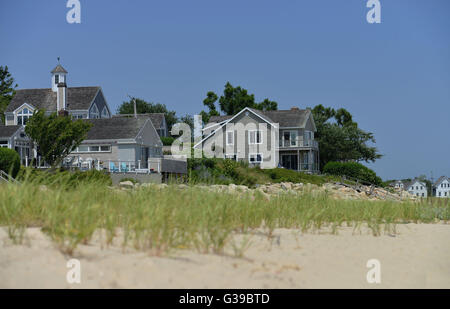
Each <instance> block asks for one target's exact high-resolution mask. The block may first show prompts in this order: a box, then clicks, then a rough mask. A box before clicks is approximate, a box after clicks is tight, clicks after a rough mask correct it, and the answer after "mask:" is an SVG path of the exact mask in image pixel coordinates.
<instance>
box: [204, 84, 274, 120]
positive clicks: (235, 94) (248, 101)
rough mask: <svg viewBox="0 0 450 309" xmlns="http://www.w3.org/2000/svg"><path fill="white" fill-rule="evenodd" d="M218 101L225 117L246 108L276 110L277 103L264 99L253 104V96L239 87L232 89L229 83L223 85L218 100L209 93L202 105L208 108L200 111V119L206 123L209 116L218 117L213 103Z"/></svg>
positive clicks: (212, 93) (215, 95) (213, 94)
mask: <svg viewBox="0 0 450 309" xmlns="http://www.w3.org/2000/svg"><path fill="white" fill-rule="evenodd" d="M217 100H218V101H219V107H220V110H221V111H222V113H224V114H225V115H235V114H237V113H239V112H240V111H241V110H243V109H244V108H246V107H250V108H254V109H259V110H264V111H267V110H277V109H278V103H277V102H275V101H270V100H269V99H265V100H264V101H262V102H261V103H257V102H255V95H254V94H249V93H248V91H247V89H244V88H242V87H240V86H238V87H233V85H231V84H230V83H229V82H227V84H226V85H225V89H224V91H223V95H222V96H220V98H219V97H218V96H217V94H215V93H214V92H212V91H210V92H208V93H207V95H206V99H205V100H203V104H204V105H205V106H206V107H207V108H208V111H202V112H201V115H202V119H203V121H204V122H205V123H206V122H208V121H209V118H210V117H211V116H218V115H220V113H219V112H218V111H217V109H216V105H215V103H216V102H217Z"/></svg>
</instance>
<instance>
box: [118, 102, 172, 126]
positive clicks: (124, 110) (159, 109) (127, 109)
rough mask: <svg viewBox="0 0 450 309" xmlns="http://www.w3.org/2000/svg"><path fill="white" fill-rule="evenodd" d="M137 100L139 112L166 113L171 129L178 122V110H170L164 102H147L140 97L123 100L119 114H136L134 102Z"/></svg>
mask: <svg viewBox="0 0 450 309" xmlns="http://www.w3.org/2000/svg"><path fill="white" fill-rule="evenodd" d="M133 100H136V111H137V113H138V114H157V113H161V114H164V116H165V117H166V123H167V127H168V129H169V131H170V130H171V129H172V126H173V125H174V124H175V123H177V122H178V119H177V116H176V112H175V111H169V110H168V109H167V107H166V105H164V104H160V103H152V102H147V101H145V100H143V99H139V98H134V97H133V98H131V99H130V101H125V102H123V103H122V104H121V105H120V106H119V108H118V109H117V113H118V114H122V115H132V114H134V102H133Z"/></svg>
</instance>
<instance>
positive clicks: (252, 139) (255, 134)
mask: <svg viewBox="0 0 450 309" xmlns="http://www.w3.org/2000/svg"><path fill="white" fill-rule="evenodd" d="M248 143H249V144H250V145H259V144H262V132H261V131H249V132H248Z"/></svg>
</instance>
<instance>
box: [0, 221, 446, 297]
mask: <svg viewBox="0 0 450 309" xmlns="http://www.w3.org/2000/svg"><path fill="white" fill-rule="evenodd" d="M397 231H398V235H395V236H394V235H389V234H385V235H382V236H379V237H374V236H372V235H371V234H370V232H368V231H364V232H361V233H356V234H355V233H354V232H353V230H352V229H351V228H341V229H340V230H339V234H338V235H330V234H327V233H322V234H317V233H314V234H313V233H308V234H301V233H300V232H299V231H296V230H286V229H279V230H276V231H275V233H274V237H273V238H272V239H271V240H270V241H269V240H268V238H267V236H265V235H262V234H256V235H252V236H251V238H250V244H251V245H250V247H249V249H248V250H247V251H246V252H245V258H235V257H232V256H231V255H215V254H200V253H197V252H195V251H190V250H181V251H177V252H173V253H171V254H170V256H164V257H158V256H155V254H154V253H150V252H137V251H133V250H132V249H127V250H126V252H124V250H123V249H122V248H121V247H120V246H110V247H104V246H102V245H101V244H100V241H99V240H93V241H92V243H90V244H89V245H81V246H79V247H78V249H77V251H76V252H75V255H74V257H69V256H65V255H63V254H62V253H61V252H60V251H59V250H58V248H57V247H56V246H55V244H54V243H52V242H51V241H50V240H49V239H48V237H47V236H45V235H44V234H43V233H41V231H40V229H37V228H33V229H28V230H27V231H26V240H25V241H24V243H23V244H21V245H14V244H12V242H11V240H10V239H9V238H8V236H7V235H8V234H7V231H6V230H5V229H0V288H288V289H298V288H368V289H371V288H450V225H445V224H436V225H425V224H423V225H418V224H408V225H400V226H398V227H397ZM241 238H242V237H241V236H237V237H236V239H237V242H239V239H241ZM102 247H103V248H102ZM71 258H77V259H79V261H80V263H81V283H80V284H69V283H68V282H67V280H66V274H67V272H68V270H69V269H68V268H67V266H66V263H67V261H68V260H70V259H71ZM370 259H378V260H379V261H380V265H381V283H380V284H369V283H368V282H367V279H366V275H367V272H368V271H369V268H367V265H366V264H367V261H368V260H370Z"/></svg>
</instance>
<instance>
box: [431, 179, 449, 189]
mask: <svg viewBox="0 0 450 309" xmlns="http://www.w3.org/2000/svg"><path fill="white" fill-rule="evenodd" d="M445 179H448V178H447V176H441V177H439V179H438V180H437V181H436V182H435V183H434V186H435V187H437V186H439V185H440V184H441V182H443V181H444V180H445Z"/></svg>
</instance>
